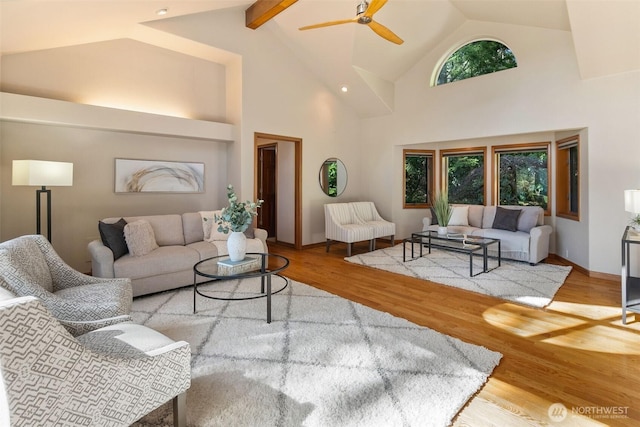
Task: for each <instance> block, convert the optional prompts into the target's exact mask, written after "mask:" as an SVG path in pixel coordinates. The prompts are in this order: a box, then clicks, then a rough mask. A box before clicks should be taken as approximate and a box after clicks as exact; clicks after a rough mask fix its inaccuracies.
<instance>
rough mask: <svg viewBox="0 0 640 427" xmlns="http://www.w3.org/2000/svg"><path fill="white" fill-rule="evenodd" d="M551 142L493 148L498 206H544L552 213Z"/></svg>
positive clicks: (547, 212)
mask: <svg viewBox="0 0 640 427" xmlns="http://www.w3.org/2000/svg"><path fill="white" fill-rule="evenodd" d="M549 147H550V143H548V142H542V143H534V144H520V145H509V146H498V147H493V152H494V156H493V157H494V162H495V176H496V177H497V179H494V183H495V190H496V193H497V194H495V195H494V196H495V197H494V200H497V203H496V204H498V205H516V206H541V207H542V208H543V209H544V210H545V213H546V214H549V173H550V171H549V167H548V160H549Z"/></svg>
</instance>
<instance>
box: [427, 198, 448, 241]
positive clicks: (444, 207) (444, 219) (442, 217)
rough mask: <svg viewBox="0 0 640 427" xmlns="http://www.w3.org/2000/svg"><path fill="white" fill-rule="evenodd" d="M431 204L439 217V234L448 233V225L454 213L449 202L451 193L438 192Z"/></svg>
mask: <svg viewBox="0 0 640 427" xmlns="http://www.w3.org/2000/svg"><path fill="white" fill-rule="evenodd" d="M431 206H432V207H433V211H434V212H435V214H436V218H437V219H438V226H439V227H438V234H441V235H444V234H447V226H448V225H449V220H450V219H451V214H452V213H453V207H451V205H450V204H449V194H448V193H447V192H446V191H441V192H439V193H437V194H436V197H435V198H434V199H433V201H432V203H431Z"/></svg>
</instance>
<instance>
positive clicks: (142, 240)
mask: <svg viewBox="0 0 640 427" xmlns="http://www.w3.org/2000/svg"><path fill="white" fill-rule="evenodd" d="M124 238H125V240H126V241H127V247H128V248H129V253H130V254H131V255H132V256H134V257H139V256H143V255H146V254H148V253H149V252H151V251H153V250H154V249H158V244H157V243H156V236H155V234H154V233H153V228H152V227H151V224H149V223H148V222H147V221H144V220H139V221H133V222H130V223H128V224H127V225H125V227H124Z"/></svg>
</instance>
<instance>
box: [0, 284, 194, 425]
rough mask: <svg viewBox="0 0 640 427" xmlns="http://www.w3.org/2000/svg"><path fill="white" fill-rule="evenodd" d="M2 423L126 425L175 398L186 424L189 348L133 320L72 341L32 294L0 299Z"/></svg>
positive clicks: (178, 419) (177, 417)
mask: <svg viewBox="0 0 640 427" xmlns="http://www.w3.org/2000/svg"><path fill="white" fill-rule="evenodd" d="M0 325H2V328H0V374H1V375H0V425H3V426H4V425H7V426H8V425H11V426H12V427H22V426H96V427H102V426H109V427H118V426H129V425H131V423H133V422H134V421H136V420H137V419H139V418H141V417H143V416H144V415H146V414H147V413H149V412H151V411H152V410H154V409H156V408H157V407H159V406H160V405H162V404H164V403H165V402H168V401H169V400H171V399H173V418H174V425H175V426H180V427H182V426H185V425H186V412H185V409H186V408H185V406H186V390H187V389H188V388H189V387H190V386H191V367H190V359H191V350H190V347H189V344H188V343H186V342H184V341H178V342H174V341H173V340H171V339H169V338H167V337H166V336H164V335H163V334H160V333H159V332H156V331H154V330H153V329H150V328H147V327H145V326H142V325H137V324H134V323H119V324H117V325H112V326H107V327H104V328H101V329H98V330H95V331H92V332H89V333H87V334H84V335H81V336H79V337H73V336H72V335H71V334H70V333H69V332H68V331H67V330H66V329H65V328H64V327H62V325H61V324H60V323H59V322H58V321H57V319H55V318H54V317H53V316H52V315H51V313H50V312H49V310H47V308H46V307H45V305H44V304H43V303H42V301H40V300H39V299H37V298H35V297H31V296H28V297H18V298H12V299H5V300H4V301H2V298H0Z"/></svg>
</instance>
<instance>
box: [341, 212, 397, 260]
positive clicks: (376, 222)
mask: <svg viewBox="0 0 640 427" xmlns="http://www.w3.org/2000/svg"><path fill="white" fill-rule="evenodd" d="M350 205H351V206H353V209H354V211H355V212H356V215H357V216H358V218H360V220H362V222H364V223H365V224H367V225H370V226H371V227H373V248H372V249H373V250H375V248H376V240H375V239H378V238H381V237H387V236H390V237H391V246H393V245H394V243H395V235H396V225H395V224H394V223H393V222H390V221H387V220H385V219H384V218H382V216H380V214H379V213H378V210H377V209H376V205H375V204H374V203H373V202H351V203H350Z"/></svg>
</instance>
